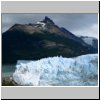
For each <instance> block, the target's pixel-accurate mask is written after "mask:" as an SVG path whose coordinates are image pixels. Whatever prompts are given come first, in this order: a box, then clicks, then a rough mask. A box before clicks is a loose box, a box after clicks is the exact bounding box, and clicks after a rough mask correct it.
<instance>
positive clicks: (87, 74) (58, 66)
mask: <svg viewBox="0 0 100 100" xmlns="http://www.w3.org/2000/svg"><path fill="white" fill-rule="evenodd" d="M13 80H14V81H15V82H16V83H17V84H19V85H21V86H97V85H98V54H87V55H82V56H78V57H74V58H64V57H62V56H60V57H48V58H42V59H40V60H37V61H26V60H19V61H18V62H17V65H16V70H15V72H14V73H13Z"/></svg>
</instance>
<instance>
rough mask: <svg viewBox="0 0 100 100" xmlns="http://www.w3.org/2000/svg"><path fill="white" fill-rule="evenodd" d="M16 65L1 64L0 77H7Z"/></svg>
mask: <svg viewBox="0 0 100 100" xmlns="http://www.w3.org/2000/svg"><path fill="white" fill-rule="evenodd" d="M15 66H16V65H14V64H13V65H2V77H9V76H12V74H13V73H14V72H15V69H16V67H15Z"/></svg>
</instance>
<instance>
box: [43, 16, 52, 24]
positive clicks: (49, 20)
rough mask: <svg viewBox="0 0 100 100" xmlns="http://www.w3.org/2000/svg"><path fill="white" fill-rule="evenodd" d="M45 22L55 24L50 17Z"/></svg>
mask: <svg viewBox="0 0 100 100" xmlns="http://www.w3.org/2000/svg"><path fill="white" fill-rule="evenodd" d="M43 22H45V23H49V24H54V22H53V21H52V20H51V19H50V18H49V17H47V16H45V18H44V20H43Z"/></svg>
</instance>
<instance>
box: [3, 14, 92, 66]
mask: <svg viewBox="0 0 100 100" xmlns="http://www.w3.org/2000/svg"><path fill="white" fill-rule="evenodd" d="M88 53H94V48H93V47H92V46H90V45H88V44H87V43H85V42H84V41H83V40H82V39H81V38H79V37H77V36H75V35H73V34H72V33H71V32H70V31H68V30H67V29H65V28H61V27H59V26H57V25H56V24H55V23H54V22H53V21H52V20H51V19H50V18H48V17H47V16H46V17H45V18H44V19H43V20H42V21H39V22H37V23H35V24H33V23H29V24H15V25H13V26H12V27H11V28H10V29H9V30H7V31H6V32H4V33H3V34H2V63H3V64H6V63H16V62H17V60H38V59H41V58H44V57H53V56H63V57H76V56H79V55H84V54H88Z"/></svg>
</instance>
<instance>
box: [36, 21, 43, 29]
mask: <svg viewBox="0 0 100 100" xmlns="http://www.w3.org/2000/svg"><path fill="white" fill-rule="evenodd" d="M37 24H40V25H42V27H43V28H44V27H45V23H43V22H37Z"/></svg>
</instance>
